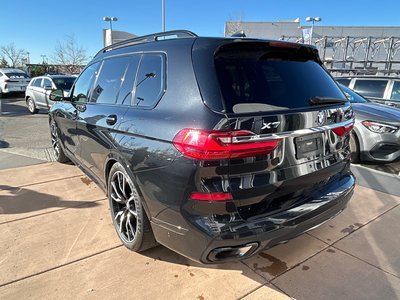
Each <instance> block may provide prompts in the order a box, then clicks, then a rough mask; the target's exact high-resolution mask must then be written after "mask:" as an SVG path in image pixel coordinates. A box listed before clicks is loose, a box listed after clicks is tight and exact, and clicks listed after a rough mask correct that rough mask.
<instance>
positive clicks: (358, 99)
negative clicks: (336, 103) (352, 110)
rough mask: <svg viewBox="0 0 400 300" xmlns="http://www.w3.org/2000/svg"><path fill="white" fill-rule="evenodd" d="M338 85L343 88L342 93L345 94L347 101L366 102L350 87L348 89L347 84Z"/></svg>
mask: <svg viewBox="0 0 400 300" xmlns="http://www.w3.org/2000/svg"><path fill="white" fill-rule="evenodd" d="M340 87H341V89H342V90H343V92H344V94H345V95H346V97H347V99H349V101H350V102H351V103H366V102H368V101H367V100H366V99H364V98H363V97H362V96H361V95H359V94H357V93H356V92H354V91H353V90H352V89H349V88H348V87H347V86H344V85H342V84H341V85H340Z"/></svg>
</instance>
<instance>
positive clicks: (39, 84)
mask: <svg viewBox="0 0 400 300" xmlns="http://www.w3.org/2000/svg"><path fill="white" fill-rule="evenodd" d="M32 85H33V86H36V87H40V86H41V85H42V78H38V79H35V80H34V81H33V83H32Z"/></svg>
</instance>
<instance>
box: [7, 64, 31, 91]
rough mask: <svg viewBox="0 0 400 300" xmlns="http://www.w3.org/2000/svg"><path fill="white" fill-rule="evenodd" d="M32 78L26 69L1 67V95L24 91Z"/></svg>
mask: <svg viewBox="0 0 400 300" xmlns="http://www.w3.org/2000/svg"><path fill="white" fill-rule="evenodd" d="M30 80H31V79H30V77H29V76H28V74H26V72H25V71H22V70H19V69H13V68H0V97H1V96H2V95H5V94H10V93H24V92H25V89H26V87H27V86H28V83H29V81H30Z"/></svg>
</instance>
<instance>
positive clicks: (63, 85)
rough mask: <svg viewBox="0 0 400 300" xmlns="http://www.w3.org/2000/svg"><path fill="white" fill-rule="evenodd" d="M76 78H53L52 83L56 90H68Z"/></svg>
mask: <svg viewBox="0 0 400 300" xmlns="http://www.w3.org/2000/svg"><path fill="white" fill-rule="evenodd" d="M75 79H76V77H57V78H53V82H54V84H55V85H56V87H57V88H58V89H62V90H70V89H71V87H72V85H73V84H74V82H75Z"/></svg>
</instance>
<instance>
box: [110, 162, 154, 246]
mask: <svg viewBox="0 0 400 300" xmlns="http://www.w3.org/2000/svg"><path fill="white" fill-rule="evenodd" d="M107 196H108V201H109V205H110V211H111V217H112V221H113V223H114V227H115V230H116V232H117V234H118V236H119V238H120V240H121V241H122V243H123V244H124V245H125V247H127V248H128V249H129V250H131V251H135V252H141V251H144V250H147V249H150V248H152V247H154V246H156V245H157V242H156V241H155V239H154V234H153V231H152V229H151V225H150V221H149V219H148V217H147V215H146V212H145V211H144V209H143V204H142V199H141V197H140V195H139V193H138V191H137V189H136V186H135V184H134V182H133V180H132V179H131V178H130V176H129V175H128V173H127V172H126V171H125V169H124V168H123V167H122V165H121V164H120V163H118V162H117V163H115V164H114V165H113V166H112V168H111V170H110V173H109V176H108V182H107Z"/></svg>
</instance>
